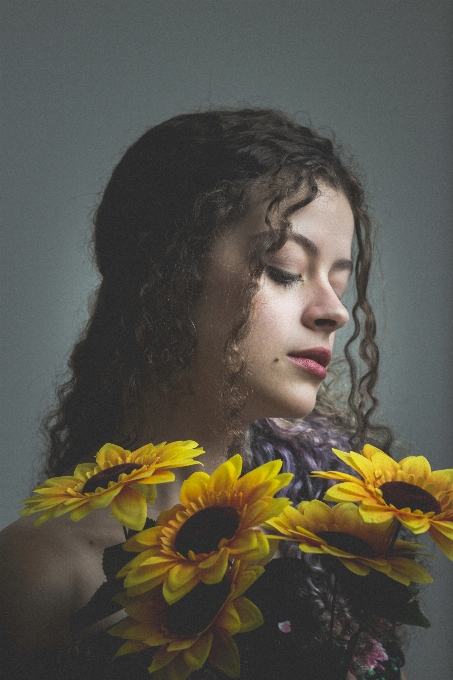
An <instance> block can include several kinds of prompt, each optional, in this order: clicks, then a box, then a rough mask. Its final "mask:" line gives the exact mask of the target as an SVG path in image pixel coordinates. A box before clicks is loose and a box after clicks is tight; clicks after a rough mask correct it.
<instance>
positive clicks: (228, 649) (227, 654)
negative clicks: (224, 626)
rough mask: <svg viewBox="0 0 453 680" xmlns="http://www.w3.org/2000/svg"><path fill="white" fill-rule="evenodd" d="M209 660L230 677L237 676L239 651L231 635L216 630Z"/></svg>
mask: <svg viewBox="0 0 453 680" xmlns="http://www.w3.org/2000/svg"><path fill="white" fill-rule="evenodd" d="M209 662H210V663H211V664H212V665H213V666H214V667H215V668H219V669H220V670H221V671H223V672H224V673H226V675H228V677H230V678H238V677H239V671H240V660H239V651H238V648H237V646H236V643H235V641H234V640H233V638H232V637H230V636H229V635H227V634H226V633H224V632H223V631H216V633H215V636H214V640H213V643H212V647H211V653H210V654H209Z"/></svg>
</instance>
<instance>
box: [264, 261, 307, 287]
mask: <svg viewBox="0 0 453 680" xmlns="http://www.w3.org/2000/svg"><path fill="white" fill-rule="evenodd" d="M266 271H267V274H268V276H269V278H271V279H272V281H275V283H278V284H280V285H282V286H285V287H287V286H291V285H293V284H294V283H300V282H302V281H303V279H302V277H301V275H300V274H292V273H291V272H287V271H285V270H284V269H278V268H277V267H271V266H269V265H268V266H267V267H266Z"/></svg>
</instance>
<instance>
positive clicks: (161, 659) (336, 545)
mask: <svg viewBox="0 0 453 680" xmlns="http://www.w3.org/2000/svg"><path fill="white" fill-rule="evenodd" d="M202 453H204V451H203V449H201V448H200V447H198V445H197V443H196V442H193V441H185V442H181V441H179V442H172V443H170V444H167V443H162V444H160V445H158V446H154V445H152V444H149V445H147V446H144V447H142V448H140V449H138V450H137V451H134V452H130V451H126V450H124V449H122V448H121V447H119V446H115V445H112V444H106V445H105V446H104V447H102V449H101V450H100V451H99V452H98V454H97V455H96V458H95V462H94V463H84V464H81V465H78V466H77V467H76V469H75V471H74V475H73V476H66V477H57V478H53V479H49V480H47V482H45V484H42V485H41V486H39V487H37V489H35V491H36V495H35V496H33V497H32V498H29V499H26V500H25V501H24V503H25V506H26V507H25V508H24V510H22V514H23V515H25V516H27V515H30V514H32V513H38V512H39V513H40V515H39V517H38V519H37V521H36V525H37V526H39V525H40V524H42V523H43V522H44V521H46V520H48V519H50V518H52V517H58V516H60V515H62V514H64V513H70V516H71V518H72V519H73V520H75V521H78V520H80V519H82V518H83V517H84V516H86V515H87V514H88V513H89V512H91V511H93V510H95V509H97V508H107V507H109V508H110V513H111V514H112V516H113V518H114V519H115V520H116V521H118V522H119V523H120V524H122V525H123V527H124V532H125V538H126V540H125V542H124V543H122V544H119V545H115V546H112V547H109V548H107V549H106V550H105V551H104V558H103V569H104V572H105V576H106V581H105V582H104V583H103V584H102V585H101V587H100V588H99V589H98V591H97V592H96V593H95V594H94V596H93V597H92V599H91V600H90V601H89V602H88V603H87V604H86V605H85V607H83V608H82V609H81V610H80V611H78V612H77V613H76V614H75V615H74V616H73V620H72V627H73V630H74V631H81V630H83V629H85V628H87V627H89V626H91V625H92V624H94V623H96V622H98V621H100V620H102V619H104V618H106V617H108V616H110V615H111V614H113V613H115V612H117V611H120V610H122V609H124V611H125V613H126V616H125V618H123V619H122V620H121V621H120V622H119V623H117V624H116V625H114V626H113V627H112V628H110V629H109V631H108V632H109V634H110V635H111V636H112V638H115V639H117V638H119V639H120V641H121V642H120V643H119V644H118V645H117V647H116V655H115V661H114V662H113V666H115V664H121V663H122V660H124V659H125V658H127V659H133V660H134V659H135V660H137V664H136V666H134V662H133V661H132V662H131V663H132V665H128V666H124V668H127V673H126V675H127V677H129V676H130V673H131V672H132V673H134V674H135V676H136V677H137V678H141V677H145V676H146V677H151V679H152V680H186V678H188V677H189V675H190V677H191V678H198V677H200V678H202V677H203V678H204V677H218V675H215V674H214V675H209V673H210V671H209V670H208V671H207V672H208V675H206V676H205V675H200V673H201V674H202V673H203V670H202V669H205V668H208V669H209V668H210V669H212V670H213V671H215V673H217V674H218V673H220V677H232V678H235V677H239V675H240V676H241V678H244V679H245V678H250V679H252V678H254V677H260V678H265V677H274V676H275V672H274V671H271V670H269V668H268V666H267V657H268V651H269V649H268V648H269V647H271V648H272V647H277V648H278V649H277V651H278V653H279V654H280V655H281V657H282V658H283V659H284V658H287V659H289V658H290V655H289V653H288V654H287V651H288V652H289V647H290V645H291V646H292V648H294V646H295V641H296V642H297V644H296V646H298V647H300V648H301V650H302V648H304V649H303V650H302V651H301V653H300V655H299V656H298V655H297V654H296V656H294V653H293V652H294V650H292V652H291V653H292V657H291V659H292V661H291V662H289V661H288V664H289V666H288V672H286V673H285V674H286V675H287V676H288V677H290V676H291V675H292V676H294V677H303V678H309V679H310V680H311V678H312V677H313V678H315V677H316V678H317V679H318V678H320V677H323V678H326V680H343V679H344V678H346V675H347V673H348V670H349V669H350V668H351V664H352V663H353V658H354V650H355V647H356V644H357V641H358V639H359V636H360V635H361V633H362V630H363V626H364V624H365V623H366V621H367V619H368V618H369V617H370V616H378V617H382V619H388V620H389V621H394V622H400V623H407V624H414V625H421V626H427V625H429V623H428V622H427V620H426V619H425V617H424V616H423V614H422V613H421V612H420V610H419V607H418V603H417V600H416V599H415V598H414V594H415V593H416V588H417V587H416V585H415V584H420V583H428V582H431V581H432V578H431V577H430V575H429V574H428V572H427V571H426V570H425V569H424V568H423V567H422V566H421V565H420V564H419V563H418V562H417V559H416V558H417V557H418V555H420V554H421V552H422V550H421V547H420V545H419V544H418V543H414V542H409V541H402V540H398V538H397V536H398V530H399V527H400V526H401V525H404V526H405V527H407V528H409V529H410V530H412V531H413V532H414V533H422V532H423V531H429V533H430V535H431V536H432V538H433V540H434V541H435V542H436V543H437V545H438V546H439V547H440V548H441V549H442V550H443V551H444V552H445V553H446V554H447V556H448V557H450V559H453V470H443V471H437V472H431V469H430V466H429V463H428V461H427V460H426V459H425V458H422V457H409V458H406V459H404V460H403V461H401V462H400V463H396V462H395V461H393V459H391V458H390V457H389V456H387V455H386V454H385V453H383V452H382V451H379V450H378V449H375V448H374V447H371V446H365V448H364V450H363V452H362V453H361V454H358V453H354V452H351V453H349V454H348V453H345V452H341V451H336V450H335V453H336V455H338V456H339V457H340V458H341V459H342V460H343V461H344V462H345V463H347V464H348V465H350V466H351V467H352V468H353V469H354V473H355V474H351V475H348V474H346V473H341V472H336V471H329V472H316V473H313V475H314V476H318V477H323V478H327V479H332V480H335V481H339V482H340V483H338V484H336V485H334V486H333V487H331V488H330V489H329V491H328V492H327V494H326V495H325V498H324V501H327V502H322V501H319V500H313V501H303V502H302V503H300V504H299V505H298V506H297V507H293V506H292V505H291V503H290V501H289V500H288V499H287V498H285V497H281V496H280V495H279V496H278V497H277V498H276V497H275V496H276V494H280V493H281V492H283V489H284V487H285V486H287V485H288V483H289V482H290V481H291V479H292V474H290V473H280V469H281V465H282V462H281V461H272V462H270V463H266V464H264V465H261V466H259V467H257V468H255V469H253V470H252V471H250V472H248V473H246V474H244V475H241V473H242V458H241V456H240V455H236V456H233V457H232V458H231V459H230V460H228V461H226V462H225V463H223V464H221V465H220V466H219V467H218V468H217V469H216V470H215V471H214V473H213V474H212V475H208V474H206V473H205V472H202V471H197V472H194V473H193V474H191V475H190V476H189V477H188V478H187V479H186V480H185V481H184V482H183V484H182V487H181V491H180V502H179V503H178V504H177V505H175V506H173V507H172V508H169V509H168V510H165V511H164V512H162V513H161V514H160V515H159V517H158V518H157V520H156V521H154V520H150V519H147V506H148V505H152V504H153V503H154V502H155V500H156V496H157V493H156V485H158V484H161V483H164V482H172V481H173V480H174V478H175V475H174V473H173V472H172V469H174V468H178V467H183V466H188V465H193V464H197V463H198V461H196V460H194V459H195V458H196V457H197V456H199V455H200V454H202ZM357 474H358V475H360V476H357ZM333 503H336V504H335V505H333ZM281 540H287V541H290V542H292V543H293V544H297V545H298V547H299V549H300V550H301V551H302V552H304V553H312V554H315V555H318V556H319V559H320V560H322V561H324V564H325V565H327V568H328V569H329V570H330V572H331V573H332V575H333V593H332V601H331V612H330V620H329V621H328V622H327V623H326V628H327V631H328V635H327V637H326V636H324V638H323V639H322V640H321V639H320V637H319V636H317V635H316V634H314V632H313V630H308V629H304V624H303V620H304V616H303V612H300V611H298V610H300V606H298V605H297V603H295V602H294V601H293V600H294V598H293V597H292V595H290V596H289V598H288V597H287V593H288V592H291V593H292V592H293V591H291V590H288V588H289V585H291V587H293V590H297V589H299V585H298V584H300V583H301V581H302V580H303V579H304V578H305V577H306V575H304V573H303V571H304V567H303V564H304V563H303V561H302V560H299V559H291V558H288V559H274V560H272V557H273V556H274V554H275V551H276V548H277V547H278V543H279V541H281ZM339 591H341V592H343V593H346V594H347V596H348V598H349V601H350V602H351V603H352V606H353V607H355V611H356V618H357V620H358V622H359V623H358V627H357V629H356V630H354V631H351V633H350V636H349V642H348V644H347V646H346V647H344V645H343V646H342V645H339V644H338V643H337V640H336V636H335V631H336V626H337V622H336V613H337V610H338V606H337V602H336V598H337V593H338V592H339ZM285 598H287V600H288V601H287V602H286V603H285ZM283 605H284V606H283ZM285 607H286V609H285ZM288 611H291V612H293V613H292V614H291V615H290V617H289V618H285V616H286V615H287V612H288ZM281 612H286V614H284V613H281ZM276 635H277V637H276ZM297 635H298V637H297ZM112 638H110V639H112ZM376 655H377V652H376V653H375V656H376ZM384 656H385V655H384ZM384 656H381V657H380V658H384ZM309 658H310V659H311V660H312V661H313V670H312V671H310V670H309V668H308V665H309V664H308V661H307V659H309ZM294 664H296V665H297V664H299V670H298V671H297V670H295V666H294ZM116 667H117V668H118V667H119V666H118V665H117V666H116ZM131 669H132V671H131ZM135 669H137V671H136V670H135ZM140 669H141V672H142V673H144V675H140ZM257 669H259V670H257ZM281 672H282V673H283V671H281ZM311 672H312V675H310V673H311ZM266 673H267V675H266ZM273 673H274V675H273ZM197 674H198V675H197ZM109 677H110V676H109ZM112 677H115V678H116V677H119V676H117V675H114V676H112ZM121 677H123V676H121Z"/></svg>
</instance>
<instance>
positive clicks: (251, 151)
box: [44, 109, 391, 475]
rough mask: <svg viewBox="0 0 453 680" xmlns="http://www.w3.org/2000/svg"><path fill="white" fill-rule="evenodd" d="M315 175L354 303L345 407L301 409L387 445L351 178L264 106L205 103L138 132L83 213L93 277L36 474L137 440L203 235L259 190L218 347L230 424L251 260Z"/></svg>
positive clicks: (284, 226) (305, 132)
mask: <svg viewBox="0 0 453 680" xmlns="http://www.w3.org/2000/svg"><path fill="white" fill-rule="evenodd" d="M320 181H322V182H324V183H327V184H329V185H330V186H332V187H334V188H336V189H338V190H341V191H343V192H344V193H345V195H346V196H347V198H348V200H349V203H350V205H351V208H352V211H353V215H354V223H355V250H356V253H355V263H354V280H355V288H356V300H355V304H354V306H353V309H352V317H353V320H354V329H353V333H352V336H351V338H350V339H349V341H348V342H347V344H346V349H345V357H346V360H347V362H348V364H349V372H350V392H349V398H348V405H347V408H344V407H340V406H339V405H338V404H337V403H336V402H335V400H333V399H332V397H331V395H329V390H328V389H323V390H321V391H320V394H319V398H318V402H317V406H316V410H315V415H318V416H326V417H328V418H329V421H330V422H331V423H332V425H335V426H336V427H339V428H340V429H341V428H342V429H343V431H344V432H345V433H347V435H348V437H349V438H350V440H351V442H354V444H355V445H357V446H360V445H361V443H362V442H363V440H364V438H365V436H366V433H367V432H368V433H370V430H373V431H374V433H375V435H376V437H377V438H378V439H379V437H380V441H381V442H382V441H384V440H385V441H386V443H387V444H389V443H390V440H391V435H390V432H389V431H388V430H387V428H384V427H382V426H381V427H379V428H377V427H376V426H373V425H371V424H370V418H371V415H372V414H373V412H374V410H375V409H376V405H377V399H376V396H375V395H374V393H373V389H374V387H375V384H376V380H377V372H378V361H379V352H378V348H377V345H376V342H375V333H376V324H375V318H374V315H373V312H372V309H371V306H370V303H369V301H368V297H367V286H368V281H369V273H370V266H371V257H372V238H373V236H372V232H373V225H372V222H371V220H370V218H369V216H368V214H367V210H366V207H365V205H364V192H363V189H362V185H361V184H360V182H359V180H358V179H357V177H356V176H355V174H354V173H353V172H352V171H351V170H350V169H349V168H348V167H347V166H346V164H345V162H343V161H342V159H341V158H340V155H339V152H338V151H337V150H336V148H335V147H334V145H333V143H332V141H331V140H330V139H328V138H326V137H323V136H320V135H318V134H317V133H316V132H315V131H314V130H312V129H310V128H308V127H304V126H302V125H300V124H298V123H297V122H295V121H293V120H291V119H290V118H288V117H287V116H285V115H284V114H282V113H280V112H278V111H274V110H266V109H242V110H234V109H233V110H209V111H206V112H201V113H192V114H184V115H180V116H176V117H175V118H171V119H170V120H167V121H165V122H163V123H161V124H160V125H157V126H155V127H152V128H150V129H149V130H148V131H147V132H146V133H145V134H144V135H143V136H142V137H140V139H138V141H136V142H135V143H134V144H133V145H132V146H131V147H130V148H129V149H128V150H127V151H126V153H125V154H124V156H123V158H122V159H121V161H120V162H119V163H118V165H117V166H116V168H115V170H114V171H113V174H112V177H111V179H110V181H109V183H108V184H107V187H106V189H105V192H104V194H103V197H102V200H101V202H100V204H99V207H98V209H97V211H96V214H95V219H94V252H95V260H96V264H97V267H98V269H99V272H100V274H101V283H100V286H99V289H98V291H97V297H96V301H95V305H94V308H93V311H92V314H91V318H90V319H89V321H88V324H87V327H86V329H85V331H84V332H83V334H82V336H81V338H80V339H79V341H78V342H77V344H76V345H75V347H74V350H73V352H72V354H71V357H70V360H69V379H68V380H67V382H65V383H64V384H63V385H62V386H61V387H60V388H59V390H58V399H59V403H58V407H57V408H56V410H55V411H53V412H52V413H50V414H49V416H48V417H47V418H46V420H45V423H44V429H45V431H46V432H47V434H48V438H49V446H48V448H47V453H46V456H47V465H46V469H45V473H46V474H48V475H61V474H63V473H64V472H65V471H66V470H67V469H69V468H71V467H73V466H74V465H75V464H77V463H78V462H79V461H81V460H84V459H87V457H90V456H92V455H94V453H95V452H96V451H97V450H98V449H99V448H100V447H101V446H102V445H103V444H104V443H105V442H106V441H115V442H117V443H119V444H121V445H123V446H125V447H127V448H130V447H131V446H133V444H134V442H136V441H137V440H138V439H139V437H140V422H141V420H142V418H143V413H142V412H141V410H140V409H141V407H142V406H143V404H145V403H146V394H147V393H149V390H150V386H154V388H155V389H167V390H168V389H172V388H173V387H174V386H175V385H177V384H178V381H179V380H180V378H181V376H183V375H184V374H186V373H187V371H188V369H189V368H190V365H191V362H192V359H193V355H194V352H195V350H196V331H195V328H194V325H193V323H192V321H191V317H190V310H191V309H192V308H193V305H194V303H195V302H196V300H197V297H198V295H199V294H200V290H201V286H202V282H203V270H204V267H205V265H206V260H207V257H206V256H207V255H208V254H209V252H210V249H211V247H212V244H213V242H214V240H215V239H216V238H218V236H219V235H220V234H222V233H224V232H225V230H226V229H227V228H228V227H229V226H231V225H232V224H234V223H235V222H236V221H237V220H238V219H239V218H240V217H243V216H244V215H245V214H247V211H248V210H249V208H250V206H251V205H252V203H253V201H255V202H256V201H257V199H258V198H260V197H262V196H264V195H266V196H267V197H269V198H268V199H266V200H268V208H267V218H266V222H267V225H268V237H267V238H266V239H265V241H263V242H261V243H260V244H259V246H258V245H257V247H256V248H255V250H254V251H253V252H252V253H251V255H250V273H249V278H248V281H247V282H246V283H245V285H244V286H243V289H242V299H241V300H240V301H239V307H238V314H237V318H236V322H235V324H234V326H233V328H232V329H231V332H230V334H229V337H228V340H227V342H226V345H225V355H224V363H225V390H224V395H223V397H224V400H225V403H226V405H227V406H228V414H229V422H230V425H231V431H232V432H234V425H235V422H236V419H237V416H238V414H239V413H240V411H241V409H242V408H243V405H244V401H245V399H246V394H245V393H244V390H243V389H242V384H241V379H242V376H243V375H244V371H245V362H244V360H243V358H242V356H241V340H242V339H243V338H244V336H245V335H246V334H247V331H248V328H249V320H250V310H251V306H252V302H253V297H254V294H255V292H256V290H257V288H258V285H259V279H260V276H261V274H262V271H263V268H264V256H265V255H266V254H267V253H269V252H271V251H275V250H277V249H278V248H280V247H281V246H282V245H283V243H284V242H285V240H286V238H287V237H288V235H289V232H290V229H291V225H290V216H291V214H292V213H294V212H295V211H296V210H297V209H299V208H300V207H302V206H304V205H307V204H308V203H309V202H310V201H312V200H313V199H314V198H315V197H316V196H317V192H318V183H319V182H320ZM260 200H262V199H260ZM283 201H285V204H284V205H285V210H284V212H283V214H282V215H281V214H280V213H281V210H279V208H280V206H282V204H283ZM276 214H277V215H278V221H277V222H276V220H275V215H276ZM355 341H357V342H358V361H357V360H356V359H355V358H354V355H355V354H356V352H355V351H354V350H353V349H352V344H353V343H355ZM357 363H359V364H360V365H359V366H358V365H357ZM148 417H149V416H148ZM142 422H143V421H142ZM249 462H250V461H249Z"/></svg>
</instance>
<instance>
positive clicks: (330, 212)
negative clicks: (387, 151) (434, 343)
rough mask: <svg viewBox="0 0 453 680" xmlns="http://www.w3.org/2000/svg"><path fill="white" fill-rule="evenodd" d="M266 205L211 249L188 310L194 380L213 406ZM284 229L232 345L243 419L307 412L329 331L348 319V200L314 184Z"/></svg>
mask: <svg viewBox="0 0 453 680" xmlns="http://www.w3.org/2000/svg"><path fill="white" fill-rule="evenodd" d="M283 207H285V206H283ZM266 209H267V202H263V203H261V204H260V205H258V206H257V207H256V208H255V209H254V210H252V211H251V212H250V213H249V214H248V215H247V216H246V217H245V218H244V219H242V220H240V221H239V222H238V223H237V224H236V225H235V226H234V228H233V229H232V230H231V231H229V232H228V233H227V234H225V235H224V236H222V237H221V238H220V239H219V240H218V241H217V242H216V243H215V245H214V248H213V251H212V254H211V257H210V261H209V264H208V267H207V274H206V279H205V285H204V289H203V292H202V294H201V296H200V298H199V300H198V302H197V305H196V308H195V310H194V315H193V318H194V323H195V326H196V329H197V337H198V348H197V354H196V357H195V361H194V367H193V384H194V389H195V392H196V393H197V392H198V393H199V394H200V395H204V397H203V398H205V399H206V403H207V404H208V401H209V404H210V405H211V406H212V400H214V401H215V396H214V395H215V393H217V394H218V393H219V386H220V385H221V382H222V380H223V373H222V370H223V369H222V366H223V364H222V361H223V349H224V344H225V340H226V338H227V336H228V333H229V332H230V330H231V328H232V324H233V323H234V320H235V318H236V316H237V311H238V299H239V293H240V290H241V286H243V285H244V281H245V280H246V276H247V272H248V262H249V254H250V250H251V248H252V247H253V246H254V244H255V243H256V239H257V238H259V235H260V234H263V235H265V233H266V231H267V226H266V224H265V215H266ZM291 225H292V230H291V235H290V238H289V239H288V241H287V242H286V243H285V245H284V246H283V247H282V248H281V250H279V251H278V252H276V253H273V254H271V255H269V256H268V259H267V260H266V265H267V266H266V268H265V271H264V273H263V276H262V279H261V282H260V287H259V290H258V292H257V294H256V296H255V298H254V303H253V309H252V312H251V323H250V331H249V333H248V335H247V337H246V338H245V339H244V340H243V341H242V343H241V346H240V349H241V353H242V355H243V357H244V358H245V361H246V367H247V370H246V375H245V387H246V390H247V394H248V400H247V404H246V407H245V411H244V414H243V415H244V422H250V421H251V420H255V419H257V418H263V417H287V418H297V417H303V416H305V415H307V414H308V413H310V411H311V410H312V409H313V407H314V405H315V402H316V394H317V391H318V389H319V386H320V384H321V382H322V380H323V379H324V377H325V367H326V366H327V364H328V362H329V360H330V356H331V350H332V347H333V342H334V338H335V332H336V331H337V330H338V329H339V328H341V327H342V326H344V325H345V323H346V322H347V320H348V318H349V315H348V312H347V310H346V309H345V307H344V305H343V304H342V302H341V297H342V295H343V294H344V292H345V290H346V287H347V284H348V280H349V278H350V275H351V270H352V262H351V246H352V238H353V234H354V218H353V214H352V210H351V207H350V205H349V202H348V200H347V198H346V196H345V195H344V193H342V192H341V191H336V190H335V189H333V188H331V187H330V186H328V185H325V184H320V187H319V195H318V196H317V198H316V199H315V200H314V201H312V202H311V203H310V204H308V205H307V206H306V207H304V208H301V209H300V210H298V211H297V212H295V213H294V214H293V215H292V216H291Z"/></svg>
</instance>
